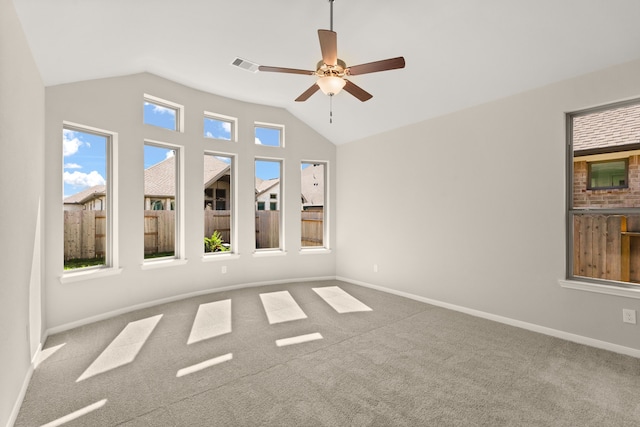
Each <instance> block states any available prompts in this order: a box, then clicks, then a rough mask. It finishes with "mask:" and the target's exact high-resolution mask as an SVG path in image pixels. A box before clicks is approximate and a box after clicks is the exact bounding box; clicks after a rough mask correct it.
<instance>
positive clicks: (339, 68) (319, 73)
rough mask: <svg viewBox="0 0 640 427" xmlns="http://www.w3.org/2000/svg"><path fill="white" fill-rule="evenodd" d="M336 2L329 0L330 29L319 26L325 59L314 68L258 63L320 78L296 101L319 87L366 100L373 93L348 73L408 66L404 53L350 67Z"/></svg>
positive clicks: (268, 69) (327, 92)
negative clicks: (336, 26) (342, 52)
mask: <svg viewBox="0 0 640 427" xmlns="http://www.w3.org/2000/svg"><path fill="white" fill-rule="evenodd" d="M333 2H334V0H329V4H330V19H331V21H330V26H331V29H330V30H322V29H320V30H318V38H319V40H320V50H321V52H322V60H320V61H319V62H318V64H317V65H316V69H315V71H311V70H300V69H296V68H283V67H270V66H264V65H261V66H259V67H258V70H259V71H266V72H274V73H288V74H304V75H312V76H316V77H318V80H317V81H316V82H315V83H314V84H313V85H312V86H311V87H310V88H309V89H307V90H306V91H304V92H303V93H302V94H301V95H300V96H298V97H297V98H296V102H303V101H306V100H307V99H309V97H310V96H311V95H313V94H314V93H316V92H317V91H318V90H322V93H324V94H325V95H329V96H330V97H333V96H334V95H337V94H338V93H339V92H340V91H341V90H342V89H344V90H345V92H348V93H350V94H351V95H353V96H354V97H356V98H357V99H359V100H360V101H362V102H364V101H367V100H369V99H371V98H372V97H373V95H371V94H370V93H368V92H367V91H365V90H364V89H362V88H361V87H360V86H358V85H356V84H355V83H353V82H351V81H349V80H347V79H345V76H355V75H362V74H368V73H375V72H378V71H387V70H394V69H397V68H404V66H405V61H404V58H403V57H401V56H399V57H397V58H391V59H384V60H381V61H375V62H370V63H367V64H361V65H355V66H353V67H348V66H347V64H346V63H345V62H344V61H343V60H341V59H339V58H338V43H337V38H338V37H337V33H336V32H334V31H333Z"/></svg>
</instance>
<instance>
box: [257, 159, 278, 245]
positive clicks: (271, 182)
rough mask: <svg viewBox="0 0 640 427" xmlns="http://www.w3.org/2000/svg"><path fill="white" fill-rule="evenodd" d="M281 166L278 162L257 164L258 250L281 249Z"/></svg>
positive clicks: (268, 161) (260, 161) (258, 162)
mask: <svg viewBox="0 0 640 427" xmlns="http://www.w3.org/2000/svg"><path fill="white" fill-rule="evenodd" d="M281 166H282V163H281V162H280V161H277V160H256V162H255V171H256V176H255V186H256V189H255V193H256V249H274V248H280V228H281V226H280V225H281V221H282V216H281V213H280V207H279V204H280V203H281V202H282V195H281V193H280V188H281V182H280V176H281ZM272 195H275V198H276V199H277V200H278V201H277V202H272V198H271V197H272ZM267 207H268V210H267Z"/></svg>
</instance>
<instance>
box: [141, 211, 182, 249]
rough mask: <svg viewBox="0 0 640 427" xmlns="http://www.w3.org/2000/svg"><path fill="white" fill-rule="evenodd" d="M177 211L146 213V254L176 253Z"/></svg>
mask: <svg viewBox="0 0 640 427" xmlns="http://www.w3.org/2000/svg"><path fill="white" fill-rule="evenodd" d="M175 239H176V211H144V254H145V255H150V254H157V253H162V252H173V251H175V244H174V242H175Z"/></svg>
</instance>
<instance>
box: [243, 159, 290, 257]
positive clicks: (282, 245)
mask: <svg viewBox="0 0 640 427" xmlns="http://www.w3.org/2000/svg"><path fill="white" fill-rule="evenodd" d="M262 160H263V161H268V162H279V163H280V183H279V184H278V185H280V199H279V200H278V203H279V205H280V225H279V228H280V230H279V231H280V236H279V237H278V242H279V243H280V247H279V248H263V249H258V248H256V247H255V246H254V248H253V254H254V255H258V254H267V253H270V252H281V254H282V255H284V254H286V252H287V251H286V246H285V227H284V224H286V223H285V197H284V191H285V185H284V181H285V173H284V169H285V168H284V159H281V158H275V157H262V156H260V157H255V158H254V159H253V178H254V179H253V182H254V183H255V178H256V162H257V161H262ZM298 199H300V197H298ZM253 209H254V213H255V211H256V210H257V206H256V205H255V202H254V206H253ZM253 231H254V234H255V225H254V228H253ZM269 255H274V254H269Z"/></svg>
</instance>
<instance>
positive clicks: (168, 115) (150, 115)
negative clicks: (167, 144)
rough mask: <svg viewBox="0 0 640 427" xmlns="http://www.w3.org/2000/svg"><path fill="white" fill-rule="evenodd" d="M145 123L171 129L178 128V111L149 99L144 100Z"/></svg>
mask: <svg viewBox="0 0 640 427" xmlns="http://www.w3.org/2000/svg"><path fill="white" fill-rule="evenodd" d="M144 123H145V124H148V125H153V126H158V127H161V128H165V129H170V130H178V111H177V110H176V109H175V108H171V107H167V106H165V105H161V104H158V103H155V102H151V101H149V100H145V101H144Z"/></svg>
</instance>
